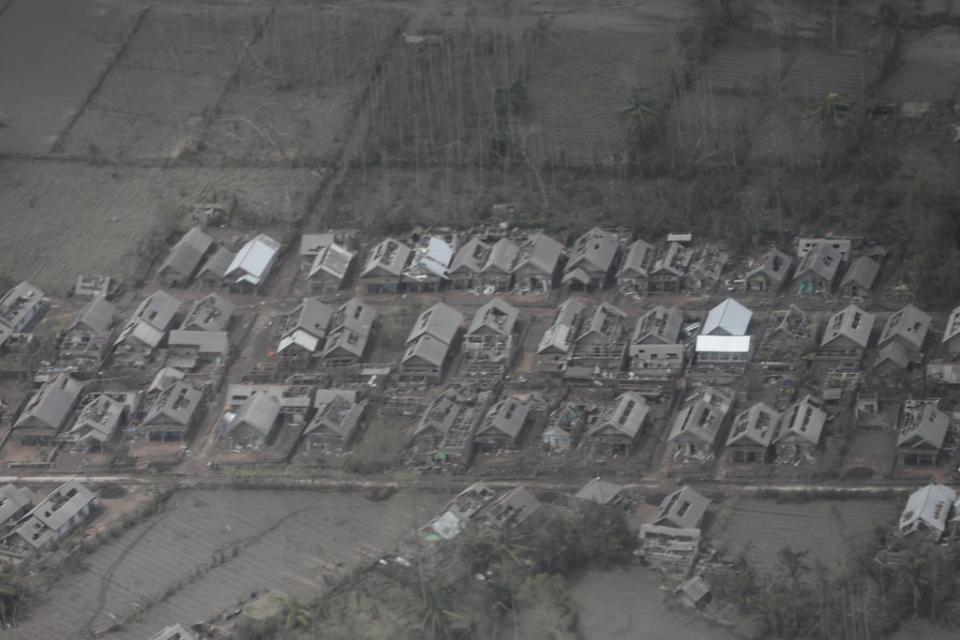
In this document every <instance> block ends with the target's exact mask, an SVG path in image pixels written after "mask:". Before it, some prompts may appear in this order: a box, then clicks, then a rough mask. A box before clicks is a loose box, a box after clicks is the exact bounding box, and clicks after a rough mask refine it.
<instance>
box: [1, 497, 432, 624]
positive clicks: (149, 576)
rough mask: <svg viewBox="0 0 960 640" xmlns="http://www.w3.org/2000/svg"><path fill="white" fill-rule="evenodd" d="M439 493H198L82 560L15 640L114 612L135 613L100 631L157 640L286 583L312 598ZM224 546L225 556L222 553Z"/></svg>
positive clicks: (380, 547)
mask: <svg viewBox="0 0 960 640" xmlns="http://www.w3.org/2000/svg"><path fill="white" fill-rule="evenodd" d="M443 500H444V497H443V496H441V495H423V494H398V495H395V496H393V497H392V498H389V499H387V500H383V501H372V500H369V499H367V498H366V497H364V495H363V494H360V493H315V492H309V491H287V492H276V491H256V490H249V491H230V490H227V491H192V492H185V493H181V494H177V495H176V496H174V498H173V502H172V503H171V504H170V505H169V506H168V508H167V509H166V510H165V511H164V512H162V513H160V514H158V515H156V516H154V517H152V518H151V519H149V520H147V521H145V522H144V523H142V524H139V525H137V526H136V527H134V528H133V529H131V530H129V531H128V532H127V533H125V534H124V535H123V536H121V537H120V538H119V539H117V540H114V541H111V542H109V543H106V544H105V545H104V546H102V547H101V548H100V549H98V550H97V551H95V552H94V553H92V554H91V555H89V556H87V557H86V558H84V562H83V565H84V568H83V570H82V571H81V572H79V573H68V574H67V575H65V576H64V577H63V578H61V579H60V580H59V581H58V582H57V583H56V584H55V585H54V586H53V587H52V588H51V589H50V590H49V592H48V593H47V594H46V596H45V597H44V599H43V601H42V602H40V603H37V604H36V605H34V606H33V607H32V608H31V611H30V616H29V619H27V620H25V621H24V622H23V623H22V624H21V625H20V626H19V627H18V628H17V629H15V630H13V631H8V632H6V633H5V635H4V637H5V638H10V639H11V640H27V639H30V640H32V639H37V640H41V639H42V640H48V639H50V638H70V637H78V636H79V635H81V634H83V633H84V632H87V631H93V632H97V631H101V630H104V629H106V628H107V627H108V626H110V625H111V624H112V623H113V622H114V621H115V620H116V619H126V618H127V616H130V615H131V614H133V613H134V612H135V611H139V613H138V614H137V616H136V618H135V619H134V620H131V621H130V622H128V623H127V624H125V625H124V626H123V627H122V628H120V629H118V630H116V631H114V632H111V633H107V634H105V635H103V636H102V637H105V638H111V639H113V638H116V639H117V640H125V639H127V638H130V639H131V640H133V639H140V638H146V637H150V635H151V634H152V633H155V632H156V631H157V630H158V629H162V628H163V627H165V626H167V625H169V624H172V623H173V622H178V621H182V622H184V623H188V624H190V623H193V622H196V621H198V620H205V619H209V618H212V617H214V616H215V615H217V614H219V613H220V612H221V611H222V610H225V609H228V608H231V607H235V606H237V604H238V603H240V602H243V601H246V600H247V599H249V597H250V594H251V593H252V592H259V593H263V591H264V590H279V591H283V592H285V593H288V594H290V595H292V596H294V597H296V598H299V599H302V600H307V599H310V598H312V597H315V596H317V595H319V594H320V593H321V592H323V591H324V590H325V589H326V588H327V587H328V583H329V581H331V580H333V579H336V578H339V577H343V576H344V575H345V574H346V573H348V572H349V571H350V570H352V569H353V568H355V567H356V566H358V565H359V564H361V563H365V562H370V561H372V560H374V559H375V558H376V557H377V556H378V555H380V554H381V553H383V552H384V551H385V550H387V549H389V548H391V547H392V546H393V545H394V544H395V543H396V542H398V541H399V540H400V538H401V537H403V536H404V535H406V534H407V533H408V532H410V531H412V530H413V529H414V527H416V526H418V525H419V524H421V523H422V522H424V521H425V520H426V519H427V518H428V517H429V516H430V515H431V514H432V513H433V512H434V511H435V510H436V508H438V507H439V506H440V504H441V503H442V502H443ZM221 554H222V555H221Z"/></svg>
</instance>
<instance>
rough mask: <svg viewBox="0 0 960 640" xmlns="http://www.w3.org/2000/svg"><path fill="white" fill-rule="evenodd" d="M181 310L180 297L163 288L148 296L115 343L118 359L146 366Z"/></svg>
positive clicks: (114, 352) (114, 350)
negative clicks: (177, 297) (175, 296)
mask: <svg viewBox="0 0 960 640" xmlns="http://www.w3.org/2000/svg"><path fill="white" fill-rule="evenodd" d="M179 310H180V301H179V300H177V299H176V298H174V297H173V296H172V295H170V294H169V293H167V292H166V291H163V290H162V289H161V290H159V291H155V292H153V293H152V294H150V295H149V296H147V297H146V298H144V299H143V301H141V302H140V304H139V305H137V308H136V309H135V310H134V312H133V315H132V316H131V317H130V319H129V320H128V321H127V324H126V325H124V327H123V329H122V330H121V331H120V335H119V336H118V337H117V339H116V341H114V343H113V360H114V362H117V363H119V364H121V365H124V366H132V367H140V368H143V367H145V366H146V364H147V361H148V360H149V359H150V357H151V355H152V354H153V352H154V350H155V349H157V348H158V347H159V346H160V345H161V343H163V340H164V339H165V338H166V337H167V331H169V330H170V328H171V327H172V326H173V322H174V319H175V318H176V316H177V312H178V311H179Z"/></svg>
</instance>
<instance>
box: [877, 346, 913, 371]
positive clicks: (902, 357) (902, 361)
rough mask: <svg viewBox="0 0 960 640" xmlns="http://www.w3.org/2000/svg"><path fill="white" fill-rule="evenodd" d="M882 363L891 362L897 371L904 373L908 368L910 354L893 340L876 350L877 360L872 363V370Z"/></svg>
mask: <svg viewBox="0 0 960 640" xmlns="http://www.w3.org/2000/svg"><path fill="white" fill-rule="evenodd" d="M884 362H891V363H893V365H894V366H896V367H897V368H898V369H901V370H903V371H906V370H907V369H909V368H910V354H909V353H907V348H906V347H904V346H903V344H901V343H900V342H897V341H895V340H893V341H890V342H888V343H887V344H885V345H883V346H882V347H880V349H878V350H877V358H876V360H874V362H873V366H874V368H876V367H879V366H880V365H881V364H883V363H884Z"/></svg>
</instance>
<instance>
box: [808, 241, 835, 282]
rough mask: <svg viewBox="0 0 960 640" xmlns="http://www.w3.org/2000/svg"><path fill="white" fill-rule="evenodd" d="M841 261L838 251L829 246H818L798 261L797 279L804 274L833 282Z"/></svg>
mask: <svg viewBox="0 0 960 640" xmlns="http://www.w3.org/2000/svg"><path fill="white" fill-rule="evenodd" d="M842 259H843V258H842V255H841V253H840V251H838V250H837V249H834V248H833V247H832V246H830V245H829V244H821V245H818V246H817V247H816V248H815V249H814V250H813V251H811V252H810V253H808V254H807V255H806V256H805V257H804V258H803V260H801V261H800V265H799V266H798V267H797V277H798V278H799V277H800V276H802V275H804V274H806V273H813V274H816V275H817V276H819V277H821V278H823V279H824V280H826V281H827V282H833V280H834V278H836V277H837V271H838V270H839V269H840V263H841V262H842Z"/></svg>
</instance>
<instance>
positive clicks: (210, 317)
mask: <svg viewBox="0 0 960 640" xmlns="http://www.w3.org/2000/svg"><path fill="white" fill-rule="evenodd" d="M235 308H236V307H235V306H234V304H233V303H232V302H230V301H229V300H227V299H226V298H224V297H223V296H220V295H218V294H216V293H211V294H209V295H207V296H204V297H203V298H200V299H199V300H197V301H196V302H194V303H193V304H192V305H191V306H190V311H188V312H187V315H186V317H185V318H184V319H183V323H182V324H181V325H180V328H181V329H182V330H184V331H227V330H228V329H229V328H230V321H231V319H232V318H233V311H234V309H235Z"/></svg>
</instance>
